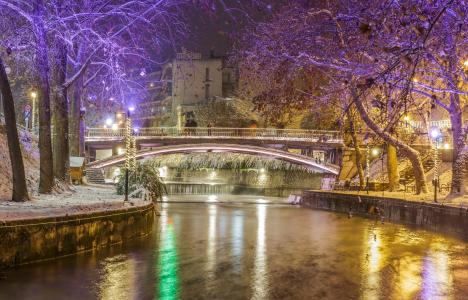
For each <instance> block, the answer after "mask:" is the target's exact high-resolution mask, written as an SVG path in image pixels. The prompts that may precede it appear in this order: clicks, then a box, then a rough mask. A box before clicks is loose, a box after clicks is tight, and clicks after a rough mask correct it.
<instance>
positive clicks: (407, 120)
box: [403, 115, 411, 122]
mask: <svg viewBox="0 0 468 300" xmlns="http://www.w3.org/2000/svg"><path fill="white" fill-rule="evenodd" d="M409 120H411V118H410V117H409V116H408V115H406V116H404V117H403V121H405V122H409Z"/></svg>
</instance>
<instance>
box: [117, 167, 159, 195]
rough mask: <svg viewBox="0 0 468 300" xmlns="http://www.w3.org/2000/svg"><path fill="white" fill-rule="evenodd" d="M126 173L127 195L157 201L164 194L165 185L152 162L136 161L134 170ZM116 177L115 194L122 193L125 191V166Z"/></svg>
mask: <svg viewBox="0 0 468 300" xmlns="http://www.w3.org/2000/svg"><path fill="white" fill-rule="evenodd" d="M128 175H129V176H128V179H129V180H128V193H129V197H132V198H141V199H143V200H148V201H153V202H157V201H158V200H160V199H161V198H162V196H163V195H164V194H166V186H165V185H164V183H163V182H162V180H161V177H160V176H159V171H158V168H157V166H156V165H155V164H154V163H153V162H151V161H148V162H144V163H139V162H137V165H136V167H135V170H134V171H130V172H129V174H128ZM116 179H117V182H116V185H115V187H116V189H117V194H118V195H123V194H124V193H125V168H120V174H119V175H118V176H117V178H116Z"/></svg>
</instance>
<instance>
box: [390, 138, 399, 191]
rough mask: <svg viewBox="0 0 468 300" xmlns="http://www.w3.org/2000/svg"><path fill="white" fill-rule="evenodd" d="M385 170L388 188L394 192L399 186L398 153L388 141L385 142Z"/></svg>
mask: <svg viewBox="0 0 468 300" xmlns="http://www.w3.org/2000/svg"><path fill="white" fill-rule="evenodd" d="M387 171H388V172H387V173H388V190H389V191H390V192H396V191H398V188H399V187H400V174H398V155H397V149H396V148H395V146H393V145H392V144H390V143H388V144H387Z"/></svg>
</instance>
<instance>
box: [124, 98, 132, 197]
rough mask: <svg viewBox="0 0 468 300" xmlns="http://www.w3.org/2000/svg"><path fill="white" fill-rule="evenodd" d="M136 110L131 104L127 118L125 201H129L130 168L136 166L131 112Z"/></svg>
mask: <svg viewBox="0 0 468 300" xmlns="http://www.w3.org/2000/svg"><path fill="white" fill-rule="evenodd" d="M134 110H135V107H134V106H130V107H129V108H128V109H127V116H126V119H125V199H124V201H125V202H127V201H128V184H129V182H128V177H129V171H130V169H132V168H134V167H135V162H134V160H135V157H134V151H133V148H134V144H135V140H134V137H133V130H132V118H131V113H132V112H133V111H134Z"/></svg>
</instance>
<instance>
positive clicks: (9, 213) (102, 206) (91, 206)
mask: <svg viewBox="0 0 468 300" xmlns="http://www.w3.org/2000/svg"><path fill="white" fill-rule="evenodd" d="M74 188H75V191H74V192H66V193H61V194H50V195H38V196H35V197H33V199H32V200H31V201H28V202H12V201H0V222H2V221H12V220H23V219H35V218H46V217H58V216H67V215H68V216H70V215H78V214H86V213H93V212H104V211H111V210H115V209H119V208H122V207H124V199H123V196H122V195H117V194H116V193H115V189H114V187H106V186H98V185H87V186H75V187H74ZM145 204H148V202H144V201H141V200H139V199H130V201H129V203H128V204H126V205H125V206H128V207H131V206H144V205H145Z"/></svg>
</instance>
